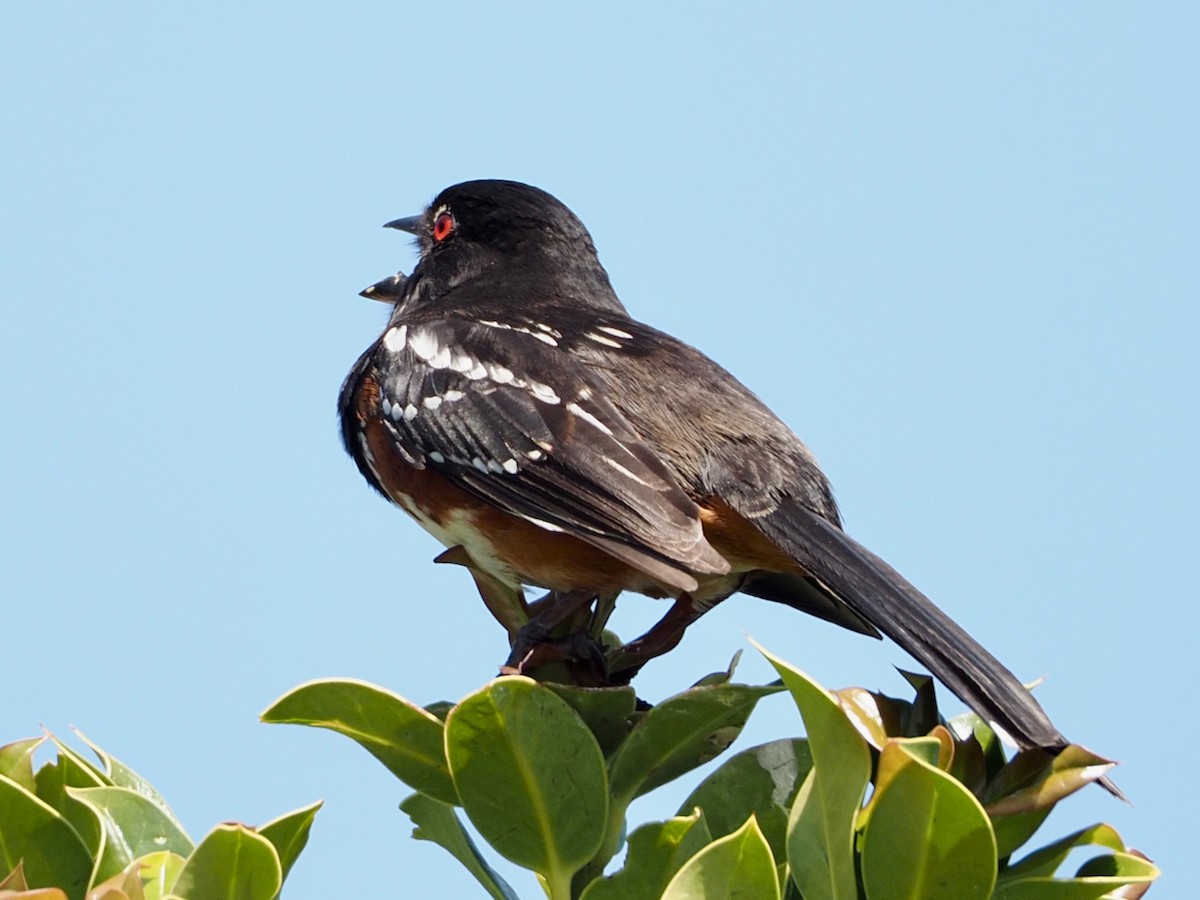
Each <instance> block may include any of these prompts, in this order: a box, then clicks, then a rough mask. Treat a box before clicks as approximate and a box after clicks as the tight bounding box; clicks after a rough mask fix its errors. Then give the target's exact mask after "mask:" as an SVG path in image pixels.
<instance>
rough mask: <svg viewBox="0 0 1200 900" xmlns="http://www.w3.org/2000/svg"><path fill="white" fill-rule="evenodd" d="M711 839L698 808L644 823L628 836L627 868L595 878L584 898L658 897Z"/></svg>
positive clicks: (635, 899) (634, 899) (651, 899)
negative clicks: (662, 820) (690, 812)
mask: <svg viewBox="0 0 1200 900" xmlns="http://www.w3.org/2000/svg"><path fill="white" fill-rule="evenodd" d="M711 841H712V835H711V834H709V830H708V826H707V825H706V824H705V818H704V813H702V812H701V811H700V810H698V809H697V810H695V811H694V812H693V813H692V814H691V815H689V816H677V817H676V818H674V819H668V820H667V821H665V822H650V823H649V824H646V825H643V826H642V827H641V828H638V829H637V830H636V831H634V832H633V834H631V835H630V836H629V851H628V852H627V853H626V854H625V865H624V867H623V868H622V869H621V870H620V871H619V872H615V873H613V874H612V875H610V876H608V877H607V878H598V879H596V880H595V881H593V882H592V883H591V884H590V885H588V887H587V889H586V890H585V891H584V892H583V896H582V898H581V900H659V898H660V897H662V893H663V891H664V890H665V889H666V887H667V884H668V882H670V880H671V878H672V876H674V874H675V873H676V872H678V871H679V869H680V868H681V867H682V866H683V864H684V863H686V862H687V861H688V860H689V859H691V858H692V857H693V856H695V855H696V854H697V853H699V852H700V850H702V849H703V848H704V847H705V846H707V845H708V844H709V843H710V842H711Z"/></svg>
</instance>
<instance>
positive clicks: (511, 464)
mask: <svg viewBox="0 0 1200 900" xmlns="http://www.w3.org/2000/svg"><path fill="white" fill-rule="evenodd" d="M500 468H502V469H504V471H505V472H507V473H508V474H509V475H516V474H517V461H516V460H515V459H506V460H505V461H504V462H502V463H501V464H500Z"/></svg>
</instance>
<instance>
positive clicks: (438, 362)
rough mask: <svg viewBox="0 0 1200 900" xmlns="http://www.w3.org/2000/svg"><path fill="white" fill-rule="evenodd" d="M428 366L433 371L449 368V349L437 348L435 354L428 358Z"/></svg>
mask: <svg viewBox="0 0 1200 900" xmlns="http://www.w3.org/2000/svg"><path fill="white" fill-rule="evenodd" d="M429 364H430V365H431V366H433V367H434V368H435V369H448V368H450V348H449V347H438V351H437V353H435V354H433V356H431V357H430V358H429Z"/></svg>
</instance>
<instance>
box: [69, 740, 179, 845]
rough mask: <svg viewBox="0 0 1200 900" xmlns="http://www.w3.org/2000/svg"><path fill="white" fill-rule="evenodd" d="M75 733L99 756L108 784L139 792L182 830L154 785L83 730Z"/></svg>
mask: <svg viewBox="0 0 1200 900" xmlns="http://www.w3.org/2000/svg"><path fill="white" fill-rule="evenodd" d="M75 734H76V735H77V736H78V737H79V739H80V740H81V741H83V742H84V743H85V744H87V745H88V748H89V749H90V750H91V751H92V752H93V753H95V754H96V756H97V758H99V760H100V762H101V763H102V764H103V766H104V769H103V775H104V777H105V778H106V779H107V780H108V782H109V783H110V784H112V785H115V786H116V787H123V788H128V789H129V790H131V791H135V792H137V793H139V794H141V795H142V796H143V797H145V798H146V799H147V800H150V801H151V802H152V803H154V804H155V805H156V806H158V807H159V808H160V809H162V810H163V812H164V813H166V814H167V815H168V816H169V817H170V818H171V820H172V821H173V822H174V823H175V825H176V827H177V828H178V829H179V830H180V831H183V825H182V824H180V822H179V820H178V819H177V818H176V817H175V814H174V813H173V812H171V807H170V806H168V805H167V801H166V800H165V799H164V798H163V796H162V794H160V793H159V792H158V791H157V790H155V788H154V785H152V784H151V783H150V782H149V781H147V780H146V779H145V778H143V777H142V776H141V775H139V774H138V773H137V772H135V771H133V769H131V768H129V766H127V765H125V764H124V763H123V762H121V761H120V760H119V759H117V758H116V757H115V756H111V755H109V754H108V753H107V752H106V751H105V750H104V749H103V748H101V747H98V746H97V745H96V744H93V743H92V742H91V741H89V740H88V739H87V737H86V736H85V735H84V734H83V732H81V731H79V730H78V729H76V730H75Z"/></svg>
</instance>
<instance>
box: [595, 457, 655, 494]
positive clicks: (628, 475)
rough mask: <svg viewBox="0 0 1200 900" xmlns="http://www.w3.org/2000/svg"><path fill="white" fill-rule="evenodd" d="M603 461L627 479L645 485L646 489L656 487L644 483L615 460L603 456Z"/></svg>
mask: <svg viewBox="0 0 1200 900" xmlns="http://www.w3.org/2000/svg"><path fill="white" fill-rule="evenodd" d="M601 459H603V460H604V461H605V462H606V463H608V464H609V465H610V466H612V467H613V468H614V469H616V470H617V471H618V472H620V473H621V474H622V475H624V476H625V477H626V478H632V479H633V480H634V481H636V482H637V483H638V484H641V485H645V486H646V487H654V485H652V484H649V483H647V482H645V481H643V480H642V479H641V478H638V476H636V475H634V474H633V473H632V472H631V471H629V470H628V469H627V468H625V467H624V466H623V465H621V464H620V463H619V462H617V461H616V460H615V459H609V458H608V457H607V456H602V457H601Z"/></svg>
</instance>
